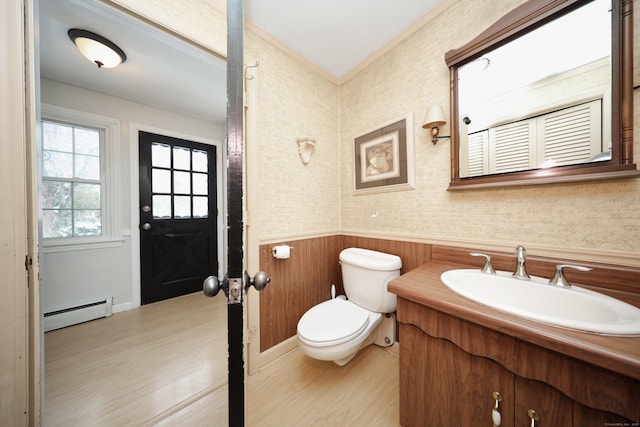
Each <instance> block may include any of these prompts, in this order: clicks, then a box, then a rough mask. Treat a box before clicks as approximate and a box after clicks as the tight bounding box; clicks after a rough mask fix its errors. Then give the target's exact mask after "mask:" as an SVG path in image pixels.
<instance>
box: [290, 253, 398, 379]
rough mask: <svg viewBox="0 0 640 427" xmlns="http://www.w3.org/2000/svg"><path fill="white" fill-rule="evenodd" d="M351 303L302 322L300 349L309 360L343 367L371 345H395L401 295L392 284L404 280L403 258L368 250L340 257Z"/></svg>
mask: <svg viewBox="0 0 640 427" xmlns="http://www.w3.org/2000/svg"><path fill="white" fill-rule="evenodd" d="M340 264H341V266H342V282H343V285H344V291H345V293H346V294H347V298H348V299H344V298H340V297H338V298H333V299H330V300H328V301H324V302H322V303H320V304H318V305H316V306H314V307H312V308H311V309H309V310H308V311H307V312H306V313H305V314H304V315H303V316H302V318H300V321H299V322H298V346H299V347H300V349H301V350H302V352H303V353H305V354H306V355H307V356H309V357H312V358H314V359H319V360H330V361H333V362H335V363H336V364H338V365H340V366H343V365H344V364H346V363H347V362H348V361H349V360H351V359H352V358H353V357H354V356H355V355H356V353H357V352H358V350H360V349H361V348H363V347H366V346H368V345H369V344H372V343H374V344H376V345H379V346H383V347H384V346H390V345H392V344H393V343H394V342H395V340H396V318H395V311H396V306H397V297H396V295H394V294H392V293H390V292H388V291H387V283H389V281H391V280H392V279H394V278H396V277H398V276H399V275H400V267H402V261H401V260H400V257H398V256H395V255H389V254H385V253H382V252H376V251H370V250H367V249H359V248H349V249H345V250H343V251H342V252H340Z"/></svg>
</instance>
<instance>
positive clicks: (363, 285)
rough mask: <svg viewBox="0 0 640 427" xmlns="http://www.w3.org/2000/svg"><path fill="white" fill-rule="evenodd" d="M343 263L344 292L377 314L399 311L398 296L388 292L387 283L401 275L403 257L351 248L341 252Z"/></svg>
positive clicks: (353, 300) (350, 298)
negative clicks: (397, 309) (397, 308)
mask: <svg viewBox="0 0 640 427" xmlns="http://www.w3.org/2000/svg"><path fill="white" fill-rule="evenodd" d="M340 265H341V266H342V283H343V285H344V292H345V293H346V294H347V298H349V300H350V301H351V302H353V303H355V304H358V305H359V306H361V307H364V308H366V309H367V310H370V311H374V312H377V313H392V312H394V311H396V306H397V297H396V295H395V294H392V293H390V292H388V291H387V283H389V282H390V281H391V280H393V279H395V278H396V277H398V276H399V275H400V267H402V260H401V259H400V257H398V256H396V255H390V254H385V253H382V252H376V251H371V250H368V249H360V248H348V249H345V250H343V251H342V252H340Z"/></svg>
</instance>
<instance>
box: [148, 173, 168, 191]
mask: <svg viewBox="0 0 640 427" xmlns="http://www.w3.org/2000/svg"><path fill="white" fill-rule="evenodd" d="M151 191H152V192H154V193H165V194H170V193H171V172H169V171H168V170H165V169H155V168H154V169H152V170H151Z"/></svg>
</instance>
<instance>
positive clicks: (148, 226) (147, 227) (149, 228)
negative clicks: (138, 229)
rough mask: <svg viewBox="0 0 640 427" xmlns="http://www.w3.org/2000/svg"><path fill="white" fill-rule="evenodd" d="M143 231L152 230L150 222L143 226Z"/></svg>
mask: <svg viewBox="0 0 640 427" xmlns="http://www.w3.org/2000/svg"><path fill="white" fill-rule="evenodd" d="M142 229H143V230H151V224H149V223H148V222H145V223H144V224H142Z"/></svg>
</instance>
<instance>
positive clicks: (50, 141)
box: [42, 122, 73, 153]
mask: <svg viewBox="0 0 640 427" xmlns="http://www.w3.org/2000/svg"><path fill="white" fill-rule="evenodd" d="M72 130H73V128H72V127H71V126H65V125H61V124H58V123H50V122H43V123H42V148H43V149H45V150H55V151H66V152H67V153H71V152H72V151H73V137H72V134H71V133H72Z"/></svg>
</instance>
